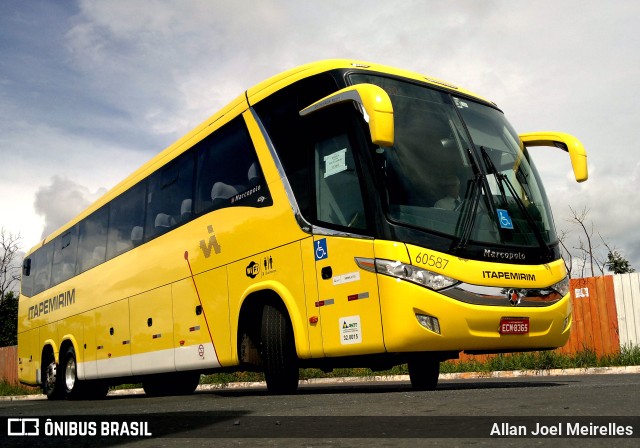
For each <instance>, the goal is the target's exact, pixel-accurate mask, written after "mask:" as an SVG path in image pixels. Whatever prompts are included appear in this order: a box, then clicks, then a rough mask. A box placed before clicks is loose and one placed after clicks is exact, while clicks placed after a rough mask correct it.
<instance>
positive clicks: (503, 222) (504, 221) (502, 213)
mask: <svg viewBox="0 0 640 448" xmlns="http://www.w3.org/2000/svg"><path fill="white" fill-rule="evenodd" d="M497 212H498V220H499V221H500V228H502V229H511V230H513V221H511V216H509V212H508V211H506V210H503V209H501V208H499V209H497Z"/></svg>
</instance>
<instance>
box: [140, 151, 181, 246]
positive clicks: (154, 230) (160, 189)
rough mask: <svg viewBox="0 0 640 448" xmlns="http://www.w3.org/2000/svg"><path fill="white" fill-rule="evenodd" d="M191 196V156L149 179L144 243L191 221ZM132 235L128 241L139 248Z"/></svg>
mask: <svg viewBox="0 0 640 448" xmlns="http://www.w3.org/2000/svg"><path fill="white" fill-rule="evenodd" d="M192 196H193V153H192V152H188V153H186V154H183V155H182V156H180V157H179V158H177V159H176V160H175V161H173V162H172V163H171V164H169V165H168V166H166V167H164V168H162V169H161V170H159V171H156V172H155V173H153V174H152V175H151V177H150V178H149V192H148V193H147V219H146V226H145V237H146V239H147V240H149V239H151V238H153V237H155V236H157V235H161V234H163V233H165V232H167V231H168V230H170V229H171V228H173V227H175V226H177V225H178V224H181V223H183V222H186V221H188V220H189V219H191V216H192V212H193V209H192V202H193V201H192V199H191V198H192ZM136 232H139V231H134V233H132V236H131V239H132V240H133V241H134V245H137V244H139V242H138V238H137V237H138V235H137V234H136Z"/></svg>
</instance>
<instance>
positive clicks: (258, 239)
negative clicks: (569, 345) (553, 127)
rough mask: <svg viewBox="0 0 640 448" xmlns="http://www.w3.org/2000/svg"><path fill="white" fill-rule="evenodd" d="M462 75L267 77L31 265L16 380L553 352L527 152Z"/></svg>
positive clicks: (165, 376)
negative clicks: (449, 78)
mask: <svg viewBox="0 0 640 448" xmlns="http://www.w3.org/2000/svg"><path fill="white" fill-rule="evenodd" d="M533 146H556V147H558V148H561V149H563V150H565V151H567V152H568V153H569V155H570V157H571V162H572V165H573V170H574V174H575V177H576V180H578V181H583V180H585V179H586V178H587V165H586V153H585V151H584V148H583V146H582V145H581V143H580V142H579V141H578V140H577V139H576V138H574V137H572V136H570V135H568V134H563V133H557V132H538V133H531V134H521V135H518V134H517V133H516V132H515V131H514V130H513V128H512V127H511V126H510V125H509V123H508V122H507V120H506V119H505V117H504V115H503V113H502V111H501V110H500V109H498V107H497V106H496V105H495V104H494V103H492V102H490V101H488V100H486V99H484V98H482V97H480V96H477V95H475V94H473V93H471V92H469V91H467V90H464V89H462V88H460V87H458V86H455V85H452V84H450V83H446V82H443V81H440V80H438V79H434V78H430V77H426V76H423V75H420V74H418V73H412V72H409V71H404V70H399V69H395V68H390V67H386V66H381V65H376V64H372V63H361V62H352V61H348V60H329V61H321V62H316V63H312V64H308V65H305V66H301V67H298V68H295V69H293V70H290V71H287V72H285V73H282V74H280V75H278V76H275V77H273V78H271V79H268V80H267V81H264V82H263V83H261V84H258V85H257V86H255V87H253V88H251V89H249V90H247V91H246V92H244V93H243V94H242V95H240V96H239V97H238V98H237V99H236V100H235V101H233V102H231V103H230V104H229V105H228V106H226V107H225V108H224V109H222V110H221V111H220V112H218V113H217V114H215V115H213V116H212V117H210V118H209V119H207V120H206V121H205V122H204V123H202V124H201V125H200V126H198V127H197V128H195V129H194V130H193V131H191V132H190V133H188V134H187V135H186V136H184V137H183V138H182V139H180V140H179V141H177V142H176V143H175V144H173V145H171V146H170V147H169V148H167V149H165V150H164V151H162V152H161V153H159V154H158V155H157V156H155V157H154V158H153V159H152V160H150V161H149V162H148V163H146V164H145V165H144V166H142V167H141V168H139V169H138V170H137V171H135V172H134V173H133V174H131V175H130V176H129V177H127V178H126V179H125V180H124V181H122V182H121V183H119V184H118V185H116V186H115V187H114V188H113V189H112V190H111V191H109V192H108V193H107V194H105V195H104V196H103V197H102V198H101V199H99V200H98V201H97V202H95V203H94V204H93V205H91V206H90V207H89V208H87V209H86V210H85V211H84V212H83V213H81V214H80V215H79V216H77V217H76V218H74V219H73V220H72V221H70V222H69V223H68V224H66V225H65V226H63V227H62V228H60V229H59V230H57V231H56V232H54V233H53V234H51V235H50V236H49V237H47V238H46V239H45V240H43V241H42V242H41V243H40V244H38V245H37V246H36V247H34V248H33V249H31V250H30V251H29V253H28V254H27V255H26V257H25V261H24V264H23V276H22V283H21V295H20V302H19V330H18V357H19V365H18V368H19V377H20V380H21V382H23V383H25V384H29V385H40V386H41V387H42V389H43V391H44V393H46V395H47V396H48V397H49V398H50V399H62V398H88V397H101V396H104V395H105V394H106V392H107V390H108V387H109V386H110V385H114V384H118V383H123V382H127V383H131V382H141V383H142V384H143V385H144V389H145V391H146V392H147V393H148V394H152V395H161V394H186V393H191V392H193V391H194V390H195V388H196V386H197V384H198V381H199V378H200V375H201V374H202V373H207V372H216V371H228V370H246V371H263V372H264V374H265V378H266V383H267V388H268V390H269V391H270V392H273V393H291V392H294V391H295V390H296V388H297V386H298V380H299V368H301V367H307V366H309V367H318V368H321V369H324V370H330V369H332V368H335V367H348V366H352V367H370V368H372V369H374V370H379V369H386V368H390V367H391V366H393V365H398V364H403V363H408V368H409V374H410V379H411V383H412V385H413V387H414V388H416V389H418V390H426V389H434V388H435V387H436V385H437V381H438V374H439V366H440V362H441V361H443V360H447V359H454V358H456V357H458V355H459V353H460V352H462V351H464V352H467V353H501V352H514V351H526V350H534V349H535V350H538V349H550V348H555V347H559V346H562V345H563V344H564V343H565V342H566V341H567V338H568V336H569V331H570V327H571V305H570V301H569V296H568V278H567V273H566V271H565V266H564V263H563V261H562V259H561V256H560V251H559V247H558V244H559V243H558V237H557V235H556V233H555V229H554V224H553V221H552V216H551V210H550V209H549V201H548V200H547V198H546V196H545V193H544V190H543V187H542V184H541V181H540V178H539V176H538V173H537V172H536V169H535V167H534V164H533V162H532V160H531V158H530V156H529V152H528V147H533Z"/></svg>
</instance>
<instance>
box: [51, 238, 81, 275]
mask: <svg viewBox="0 0 640 448" xmlns="http://www.w3.org/2000/svg"><path fill="white" fill-rule="evenodd" d="M53 246H54V252H53V269H52V271H51V277H52V279H51V280H52V284H53V285H57V284H58V283H62V282H64V281H65V280H69V279H70V278H71V277H73V275H74V274H75V271H76V253H77V248H78V232H77V227H73V228H72V229H71V230H69V231H68V232H66V233H63V234H62V235H60V236H59V237H58V238H56V239H55V241H54V243H53Z"/></svg>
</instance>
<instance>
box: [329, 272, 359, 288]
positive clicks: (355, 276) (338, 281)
mask: <svg viewBox="0 0 640 448" xmlns="http://www.w3.org/2000/svg"><path fill="white" fill-rule="evenodd" d="M358 280H360V272H358V271H356V272H349V273H348V274H342V275H336V276H335V277H333V284H334V285H342V284H343V283H350V282H357V281H358Z"/></svg>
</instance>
